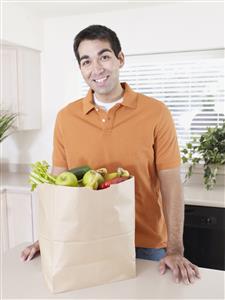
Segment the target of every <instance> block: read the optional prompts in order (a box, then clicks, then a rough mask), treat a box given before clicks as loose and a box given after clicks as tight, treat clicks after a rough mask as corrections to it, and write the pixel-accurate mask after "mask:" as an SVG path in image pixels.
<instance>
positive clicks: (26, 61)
mask: <svg viewBox="0 0 225 300" xmlns="http://www.w3.org/2000/svg"><path fill="white" fill-rule="evenodd" d="M1 55H2V72H1V78H0V79H1V82H2V85H1V87H2V88H1V95H2V99H1V102H2V109H5V110H9V111H10V112H13V113H17V118H16V122H15V125H16V127H17V129H18V130H28V129H40V128H41V70H40V68H41V67H40V52H39V51H36V50H33V49H29V48H25V47H17V46H6V45H2V47H1Z"/></svg>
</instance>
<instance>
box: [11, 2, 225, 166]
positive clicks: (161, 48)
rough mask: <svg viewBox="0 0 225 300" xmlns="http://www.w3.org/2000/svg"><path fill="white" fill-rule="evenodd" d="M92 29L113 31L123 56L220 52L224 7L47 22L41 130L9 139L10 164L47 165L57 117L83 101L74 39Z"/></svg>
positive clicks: (182, 7) (167, 8) (142, 11)
mask: <svg viewBox="0 0 225 300" xmlns="http://www.w3.org/2000/svg"><path fill="white" fill-rule="evenodd" d="M96 5H97V4H96ZM90 24H104V25H106V26H108V27H110V28H112V29H113V30H115V31H116V32H117V34H118V36H119V38H120V41H121V44H122V47H123V50H124V52H125V54H134V53H146V52H147V53H149V52H166V51H178V50H181V51H182V50H195V49H196V50H198V49H211V48H223V47H224V42H223V5H222V3H214V4H212V3H201V4H200V3H190V4H187V3H180V4H171V5H160V6H153V7H145V8H140V9H131V10H126V11H118V12H115V11H114V12H111V13H99V14H89V15H78V16H72V17H71V16H70V17H63V18H52V19H48V20H47V21H46V22H45V25H44V47H43V61H42V71H43V78H42V83H43V86H42V89H43V99H42V114H43V115H42V122H43V123H42V130H41V131H39V132H33V133H32V132H29V133H23V132H21V133H18V134H14V136H12V137H11V138H9V140H8V141H6V143H7V144H8V146H9V151H8V153H7V154H6V155H7V159H8V160H9V162H12V163H29V162H34V161H37V160H42V159H46V160H48V161H49V162H50V163H51V153H52V134H53V126H54V121H55V117H56V114H57V111H58V110H59V109H60V108H61V107H63V106H64V105H65V104H67V103H68V102H70V101H73V99H77V98H79V97H80V96H81V90H80V74H79V69H78V67H77V64H76V62H75V58H74V54H73V51H72V44H73V39H74V36H75V34H76V33H78V32H79V31H80V30H81V29H83V28H84V27H86V26H88V25H90ZM15 140H16V142H15ZM24 141H26V143H25V144H26V146H25V147H24V146H23V145H24ZM15 144H16V147H15ZM27 147H28V149H27ZM25 148H26V149H25ZM23 150H26V151H25V154H24V155H23Z"/></svg>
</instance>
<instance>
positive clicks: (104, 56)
mask: <svg viewBox="0 0 225 300" xmlns="http://www.w3.org/2000/svg"><path fill="white" fill-rule="evenodd" d="M109 58H110V57H109V56H108V55H103V56H102V57H101V60H103V61H105V60H108V59H109Z"/></svg>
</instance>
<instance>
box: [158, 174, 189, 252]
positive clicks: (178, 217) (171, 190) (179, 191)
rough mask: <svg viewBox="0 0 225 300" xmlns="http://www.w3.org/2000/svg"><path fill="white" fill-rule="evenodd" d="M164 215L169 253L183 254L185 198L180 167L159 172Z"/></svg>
mask: <svg viewBox="0 0 225 300" xmlns="http://www.w3.org/2000/svg"><path fill="white" fill-rule="evenodd" d="M159 178H160V185H161V194H162V201H163V210H164V216H165V220H166V225H167V233H168V244H167V254H173V253H176V254H182V255H183V251H184V248H183V226H184V200H183V188H182V183H181V179H180V171H179V169H170V170H163V171H160V172H159Z"/></svg>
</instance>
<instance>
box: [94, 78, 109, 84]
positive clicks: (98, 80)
mask: <svg viewBox="0 0 225 300" xmlns="http://www.w3.org/2000/svg"><path fill="white" fill-rule="evenodd" d="M107 78H108V76H107V77H104V78H101V79H94V81H95V82H99V83H101V82H104V81H105V80H106V79H107Z"/></svg>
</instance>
